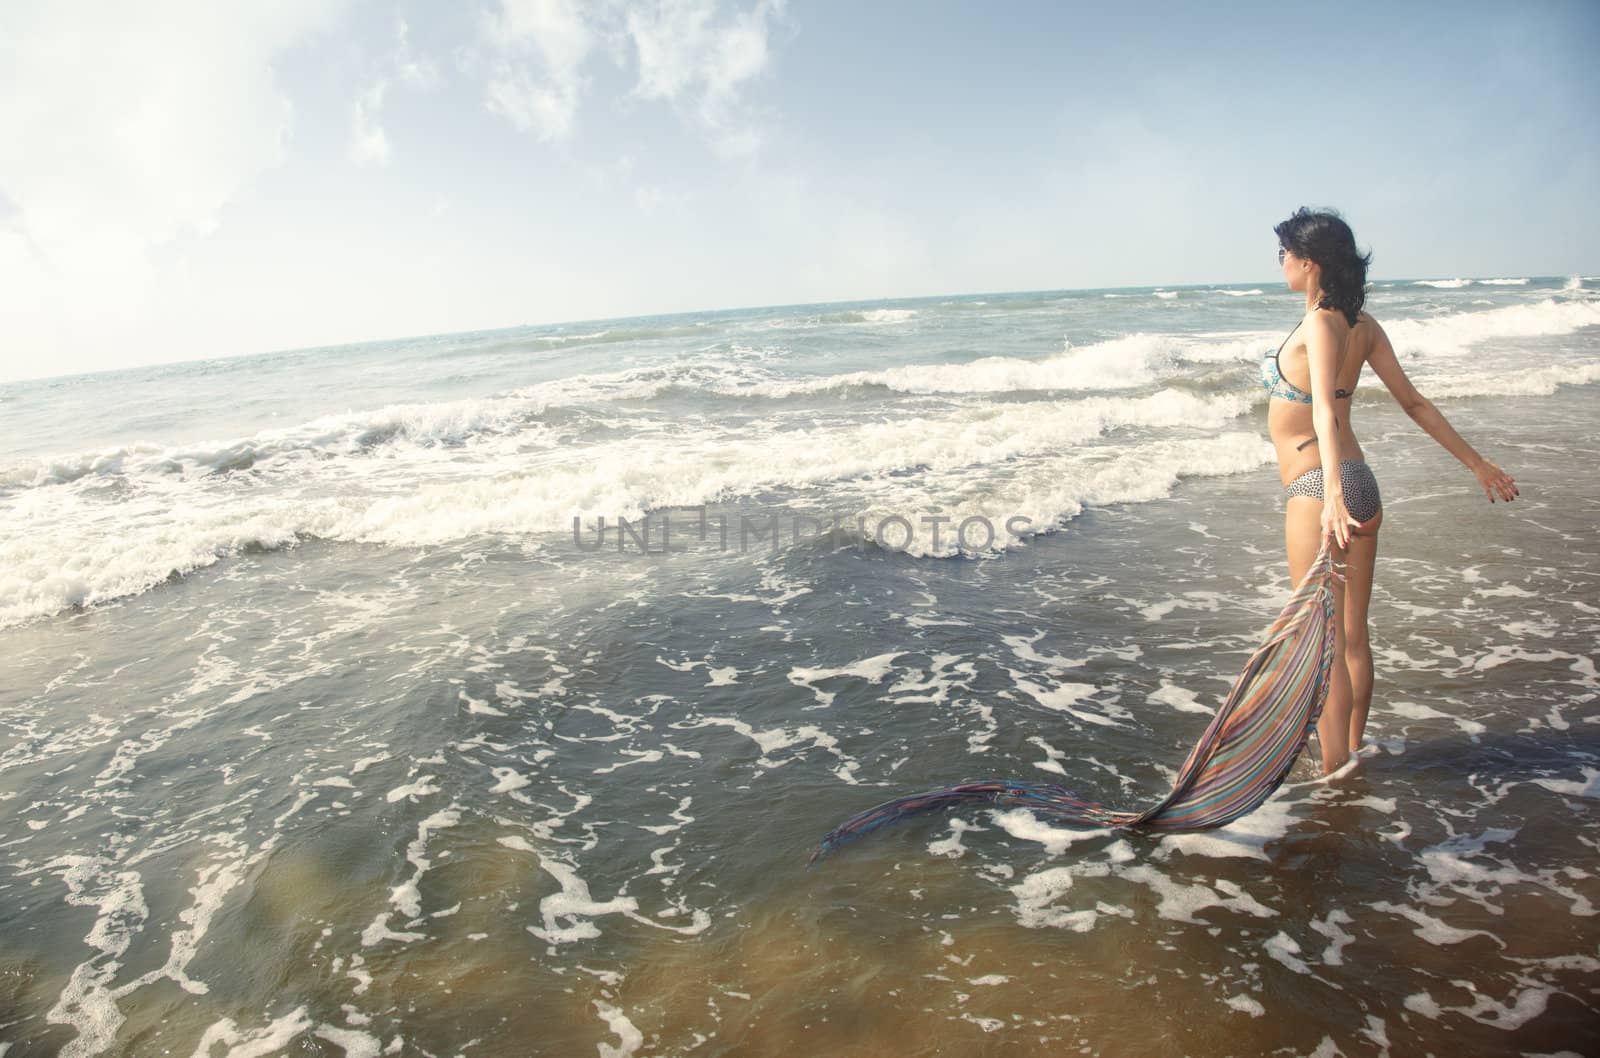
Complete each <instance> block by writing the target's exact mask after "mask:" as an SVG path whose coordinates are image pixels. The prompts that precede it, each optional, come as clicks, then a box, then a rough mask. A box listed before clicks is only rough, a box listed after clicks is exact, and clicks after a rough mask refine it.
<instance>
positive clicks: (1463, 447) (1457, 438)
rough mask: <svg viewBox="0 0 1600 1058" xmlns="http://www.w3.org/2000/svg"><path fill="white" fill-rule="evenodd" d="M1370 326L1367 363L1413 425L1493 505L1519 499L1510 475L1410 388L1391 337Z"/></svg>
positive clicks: (1369, 319)
mask: <svg viewBox="0 0 1600 1058" xmlns="http://www.w3.org/2000/svg"><path fill="white" fill-rule="evenodd" d="M1367 320H1368V322H1370V323H1371V325H1372V327H1373V330H1374V331H1375V336H1374V338H1373V342H1372V351H1371V352H1370V353H1368V354H1367V363H1369V364H1371V365H1372V370H1373V371H1375V372H1377V374H1378V378H1379V379H1381V380H1382V381H1383V384H1384V385H1385V386H1387V387H1389V392H1390V393H1391V394H1393V396H1394V399H1395V400H1396V401H1398V402H1399V403H1400V407H1401V408H1403V409H1405V413H1406V414H1407V415H1409V416H1411V421H1412V422H1414V423H1416V424H1417V425H1418V426H1420V427H1422V428H1423V430H1425V431H1426V432H1427V434H1428V436H1429V437H1431V438H1433V439H1434V440H1435V441H1438V442H1439V444H1440V445H1441V446H1442V447H1443V448H1444V450H1445V451H1447V452H1449V453H1450V454H1451V455H1453V456H1455V457H1456V458H1457V459H1459V460H1461V462H1462V463H1463V464H1465V465H1466V468H1467V469H1468V470H1470V471H1472V473H1473V476H1474V477H1476V478H1477V479H1478V484H1480V485H1482V486H1483V492H1484V495H1486V496H1488V497H1489V502H1490V503H1493V502H1494V501H1495V497H1496V496H1498V497H1499V498H1500V499H1502V500H1504V501H1505V502H1507V503H1510V502H1511V501H1512V500H1514V499H1516V498H1517V483H1516V482H1515V481H1513V480H1512V478H1511V475H1510V474H1507V473H1506V472H1505V471H1504V470H1501V469H1500V468H1499V467H1497V466H1495V465H1494V464H1493V463H1491V462H1489V460H1487V459H1485V458H1483V457H1482V456H1481V455H1479V454H1478V453H1477V450H1476V449H1474V448H1473V447H1472V446H1471V445H1469V444H1467V442H1466V439H1465V438H1463V437H1462V436H1461V435H1460V434H1458V433H1456V431H1455V428H1454V427H1452V426H1451V425H1450V422H1449V420H1447V419H1446V418H1445V417H1444V414H1443V413H1442V412H1440V411H1439V409H1438V408H1436V407H1434V406H1433V401H1431V400H1429V399H1428V398H1427V397H1424V396H1423V395H1422V394H1421V393H1419V392H1417V387H1416V386H1413V385H1412V384H1411V380H1410V379H1409V378H1407V377H1406V373H1405V370H1404V369H1403V368H1402V367H1401V366H1400V361H1399V359H1398V358H1397V357H1396V356H1395V355H1394V346H1393V345H1392V344H1391V343H1390V342H1389V336H1388V335H1387V334H1385V333H1384V332H1383V328H1382V327H1381V326H1379V324H1378V321H1377V320H1374V319H1372V318H1371V317H1370V316H1369V317H1367Z"/></svg>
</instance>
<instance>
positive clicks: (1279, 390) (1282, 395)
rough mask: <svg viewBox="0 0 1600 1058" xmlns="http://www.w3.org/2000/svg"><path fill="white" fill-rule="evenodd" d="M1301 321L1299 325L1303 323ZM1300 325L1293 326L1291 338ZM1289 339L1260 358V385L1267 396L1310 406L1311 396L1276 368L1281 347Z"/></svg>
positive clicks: (1286, 343)
mask: <svg viewBox="0 0 1600 1058" xmlns="http://www.w3.org/2000/svg"><path fill="white" fill-rule="evenodd" d="M1304 322H1305V321H1304V320H1301V321H1300V323H1304ZM1300 323H1297V324H1295V325H1294V331H1290V332H1289V338H1293V337H1294V334H1295V331H1298V330H1299V329H1300ZM1289 338H1285V339H1284V340H1283V344H1282V345H1279V346H1278V348H1276V349H1274V350H1273V351H1272V352H1270V353H1267V354H1266V355H1264V356H1262V358H1261V384H1262V385H1263V386H1266V387H1267V396H1268V397H1269V398H1271V397H1277V398H1278V399H1279V400H1292V401H1294V402H1295V403H1296V404H1310V403H1311V394H1309V393H1307V392H1306V391H1305V390H1303V389H1301V388H1300V387H1299V386H1297V385H1295V384H1294V383H1293V382H1290V381H1289V380H1288V379H1286V378H1284V377H1283V372H1282V371H1281V370H1279V368H1278V354H1279V353H1281V352H1283V346H1285V345H1288V344H1289Z"/></svg>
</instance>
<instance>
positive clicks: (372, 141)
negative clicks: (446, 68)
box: [350, 19, 439, 165]
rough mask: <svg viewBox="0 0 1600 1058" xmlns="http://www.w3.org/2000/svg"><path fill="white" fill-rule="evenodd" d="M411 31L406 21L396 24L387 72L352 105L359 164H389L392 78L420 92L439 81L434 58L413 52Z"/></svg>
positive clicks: (355, 153) (354, 150)
mask: <svg viewBox="0 0 1600 1058" xmlns="http://www.w3.org/2000/svg"><path fill="white" fill-rule="evenodd" d="M410 36H411V31H410V27H409V26H407V25H406V21H405V19H399V20H398V21H397V22H396V25H395V37H396V42H395V50H394V54H393V55H391V56H390V58H389V60H388V62H387V64H386V65H387V69H386V70H385V72H384V73H383V74H380V75H379V76H378V77H377V79H376V80H374V81H373V83H372V86H371V87H370V88H368V89H367V90H366V91H365V92H363V93H362V94H361V96H360V97H359V98H357V99H356V101H355V102H354V103H353V104H352V105H351V118H350V160H351V161H353V162H355V163H356V164H358V165H387V164H389V134H388V133H387V132H386V131H385V130H384V127H383V125H382V124H381V120H382V117H383V104H384V100H385V97H386V96H387V95H388V91H389V85H390V84H391V80H390V78H391V77H397V78H399V80H400V81H401V83H402V84H405V85H408V86H410V87H412V88H417V89H423V90H426V89H431V88H433V87H434V86H435V85H436V84H438V81H439V70H438V67H436V66H435V65H434V64H433V61H432V60H431V59H428V58H426V57H418V56H417V55H415V54H413V53H412V51H411V39H410Z"/></svg>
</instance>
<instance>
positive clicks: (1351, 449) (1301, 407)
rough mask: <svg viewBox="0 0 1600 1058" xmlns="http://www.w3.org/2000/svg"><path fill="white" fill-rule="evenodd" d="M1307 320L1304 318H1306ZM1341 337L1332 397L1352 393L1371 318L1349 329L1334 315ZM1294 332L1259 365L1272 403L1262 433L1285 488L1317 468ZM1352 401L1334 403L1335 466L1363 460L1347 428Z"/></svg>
mask: <svg viewBox="0 0 1600 1058" xmlns="http://www.w3.org/2000/svg"><path fill="white" fill-rule="evenodd" d="M1308 318H1309V317H1308ZM1336 318H1337V319H1338V320H1339V323H1340V324H1341V326H1342V328H1343V330H1344V331H1345V334H1344V341H1343V349H1341V350H1340V352H1339V361H1338V362H1339V366H1338V369H1337V370H1336V371H1335V373H1334V379H1335V382H1334V387H1335V389H1336V390H1337V391H1340V392H1344V393H1354V392H1355V388H1356V382H1357V380H1358V379H1360V377H1361V371H1362V369H1363V368H1364V367H1365V366H1366V363H1367V355H1368V353H1370V352H1371V350H1372V344H1373V337H1374V336H1373V329H1372V325H1371V319H1372V318H1371V317H1370V316H1368V315H1367V314H1366V313H1364V312H1363V313H1362V314H1361V315H1360V316H1359V317H1358V318H1357V320H1356V325H1355V326H1354V327H1350V326H1349V325H1348V324H1347V323H1345V319H1344V317H1343V316H1339V315H1337V314H1336ZM1303 324H1304V321H1302V325H1300V326H1297V327H1296V328H1295V329H1294V331H1293V332H1292V333H1291V334H1290V335H1289V337H1288V338H1287V339H1286V340H1285V341H1284V343H1283V346H1282V348H1280V349H1279V350H1278V353H1277V356H1276V361H1275V362H1276V372H1274V371H1273V365H1274V356H1273V354H1272V353H1270V352H1269V353H1268V354H1267V355H1266V358H1265V360H1264V361H1263V364H1262V382H1263V383H1266V382H1268V381H1270V380H1272V379H1273V375H1274V374H1276V375H1277V376H1278V378H1277V379H1276V384H1275V385H1273V386H1272V387H1271V389H1272V398H1271V400H1269V401H1268V406H1267V432H1268V434H1269V436H1271V438H1272V446H1273V447H1274V448H1275V449H1277V452H1278V475H1279V477H1280V478H1281V479H1282V480H1283V483H1284V484H1285V485H1288V484H1289V482H1291V481H1293V480H1294V479H1295V478H1297V477H1299V476H1300V475H1301V474H1304V473H1305V472H1306V471H1308V470H1311V469H1313V468H1315V467H1319V466H1321V465H1322V454H1321V451H1320V450H1319V441H1318V438H1317V435H1316V431H1315V429H1313V427H1312V423H1311V403H1310V397H1311V366H1310V364H1309V362H1308V361H1307V359H1306V339H1305V327H1304V326H1303ZM1351 403H1352V402H1351V400H1350V399H1349V398H1346V397H1341V398H1335V400H1334V405H1333V408H1334V418H1335V419H1336V420H1337V421H1338V428H1337V431H1336V437H1335V439H1334V442H1335V446H1336V448H1335V452H1334V456H1335V459H1336V460H1337V461H1342V460H1349V459H1353V460H1362V461H1364V460H1365V458H1366V457H1365V455H1364V454H1363V453H1362V451H1361V443H1360V442H1359V441H1357V440H1356V435H1355V432H1354V430H1353V429H1352V428H1351V425H1350V405H1351Z"/></svg>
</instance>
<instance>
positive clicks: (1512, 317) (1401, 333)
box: [1381, 298, 1600, 358]
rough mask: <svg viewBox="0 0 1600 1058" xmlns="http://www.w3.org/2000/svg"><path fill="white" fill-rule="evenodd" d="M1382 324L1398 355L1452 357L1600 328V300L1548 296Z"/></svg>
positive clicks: (1387, 321)
mask: <svg viewBox="0 0 1600 1058" xmlns="http://www.w3.org/2000/svg"><path fill="white" fill-rule="evenodd" d="M1381 322H1382V324H1383V328H1384V331H1385V332H1386V333H1387V334H1388V335H1389V340H1390V341H1391V342H1393V343H1394V347H1395V351H1396V352H1398V353H1400V354H1402V355H1407V354H1410V355H1420V356H1422V357H1443V358H1452V357H1460V356H1464V355H1466V354H1467V353H1468V352H1469V351H1471V350H1472V349H1473V348H1474V347H1475V346H1477V345H1479V344H1481V343H1483V342H1488V341H1493V340H1494V339H1497V338H1532V337H1545V336H1551V335H1561V334H1571V333H1573V332H1574V331H1577V330H1579V329H1580V328H1583V327H1594V326H1600V302H1595V301H1574V300H1556V299H1554V298H1546V299H1544V300H1543V301H1538V302H1532V303H1529V304H1525V305H1507V306H1504V307H1502V308H1497V309H1485V310H1483V311H1481V312H1457V313H1449V314H1446V315H1442V316H1433V317H1427V318H1423V319H1395V320H1383V321H1381Z"/></svg>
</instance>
